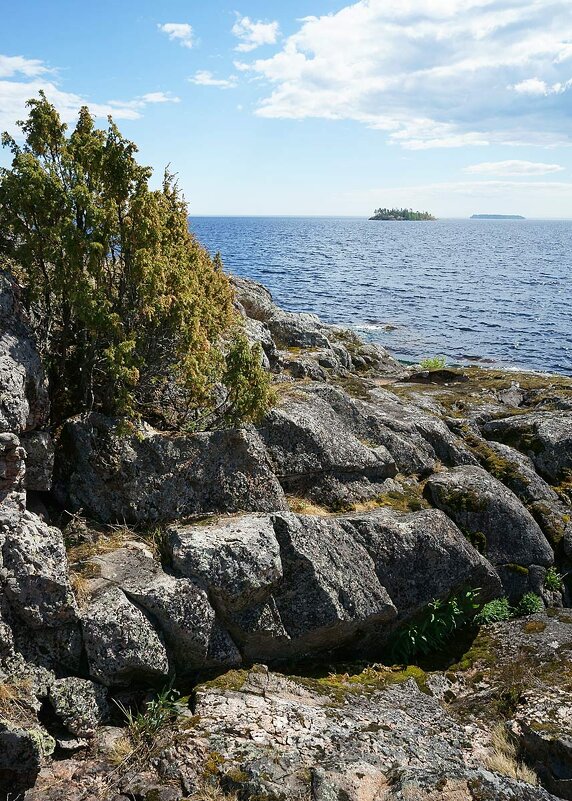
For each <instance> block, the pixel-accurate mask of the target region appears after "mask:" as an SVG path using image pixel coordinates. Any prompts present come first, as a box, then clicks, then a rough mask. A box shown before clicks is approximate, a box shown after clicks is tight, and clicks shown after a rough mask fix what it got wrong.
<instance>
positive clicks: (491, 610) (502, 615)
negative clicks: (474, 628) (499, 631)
mask: <svg viewBox="0 0 572 801" xmlns="http://www.w3.org/2000/svg"><path fill="white" fill-rule="evenodd" d="M513 614H514V610H513V609H512V608H511V606H510V604H509V602H508V598H495V599H494V601H489V602H488V603H486V604H485V605H484V606H483V608H482V609H481V611H480V612H479V613H478V615H476V616H475V623H476V624H477V625H478V626H486V625H487V624H488V623H499V622H500V621H501V620H510V618H511V617H512V616H513Z"/></svg>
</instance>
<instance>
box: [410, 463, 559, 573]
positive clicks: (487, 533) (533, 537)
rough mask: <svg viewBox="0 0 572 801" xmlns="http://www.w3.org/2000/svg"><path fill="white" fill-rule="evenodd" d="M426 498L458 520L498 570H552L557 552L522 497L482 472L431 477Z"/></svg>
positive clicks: (455, 471) (458, 469) (459, 471)
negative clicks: (501, 567)
mask: <svg viewBox="0 0 572 801" xmlns="http://www.w3.org/2000/svg"><path fill="white" fill-rule="evenodd" d="M425 494H426V497H427V498H428V499H429V500H430V501H431V503H432V504H433V505H434V506H436V507H437V508H439V509H442V510H443V511H444V512H446V514H448V515H449V517H451V518H452V519H453V521H454V522H455V523H456V524H457V526H459V528H460V529H461V530H462V531H463V532H465V533H466V534H467V536H468V537H469V538H470V539H471V540H472V541H473V542H474V543H475V544H476V545H477V546H479V547H480V548H481V550H482V551H483V552H484V553H485V554H486V556H487V559H488V560H489V561H490V562H492V564H494V565H502V564H517V565H522V566H529V565H551V564H553V562H554V554H553V552H552V549H551V547H550V545H549V543H548V541H547V539H546V537H545V536H544V534H543V533H542V531H541V529H540V527H539V525H538V523H537V522H536V521H535V520H534V518H533V517H532V515H531V514H530V512H528V511H527V510H526V509H525V508H524V506H523V505H522V504H521V502H520V501H519V499H518V498H517V497H516V495H515V494H514V493H513V492H511V491H510V490H509V489H508V487H505V485H504V484H502V483H501V482H500V481H498V480H497V479H496V478H494V477H493V476H491V475H490V474H489V473H487V472H486V470H483V469H482V468H481V467H456V468H454V469H452V470H448V471H446V472H442V473H436V474H435V475H433V476H431V477H430V478H429V480H428V481H427V484H426V485H425Z"/></svg>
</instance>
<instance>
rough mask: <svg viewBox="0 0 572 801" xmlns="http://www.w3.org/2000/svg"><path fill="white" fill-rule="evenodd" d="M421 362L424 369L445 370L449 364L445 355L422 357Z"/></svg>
mask: <svg viewBox="0 0 572 801" xmlns="http://www.w3.org/2000/svg"><path fill="white" fill-rule="evenodd" d="M419 364H420V365H421V367H422V368H423V369H424V370H443V368H445V367H446V366H447V360H446V358H445V357H444V356H428V357H427V358H425V359H421V361H420V362H419Z"/></svg>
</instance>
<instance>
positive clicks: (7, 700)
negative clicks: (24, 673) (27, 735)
mask: <svg viewBox="0 0 572 801" xmlns="http://www.w3.org/2000/svg"><path fill="white" fill-rule="evenodd" d="M32 690H33V687H32V682H31V680H30V679H18V678H12V679H10V680H8V681H3V682H0V718H4V719H5V720H9V721H10V722H11V723H22V724H24V723H27V722H29V720H30V716H32V717H33V714H32V710H31V708H30V706H29V699H30V695H31V693H32Z"/></svg>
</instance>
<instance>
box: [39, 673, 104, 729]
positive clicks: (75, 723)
mask: <svg viewBox="0 0 572 801" xmlns="http://www.w3.org/2000/svg"><path fill="white" fill-rule="evenodd" d="M49 699H50V703H51V705H52V708H53V710H54V713H55V715H56V717H57V718H58V719H59V720H60V721H61V723H62V724H63V725H64V726H65V728H66V729H67V730H68V732H69V733H70V734H73V735H75V736H76V737H93V735H94V734H95V732H96V729H97V727H98V726H99V725H100V724H101V723H102V722H103V721H104V720H105V719H106V718H107V717H108V715H109V706H108V703H107V691H106V689H105V687H102V686H101V684H95V682H93V681H89V679H79V678H76V677H75V676H69V677H67V678H64V679H57V680H56V681H54V682H53V684H52V685H51V687H50V693H49Z"/></svg>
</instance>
